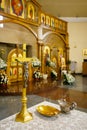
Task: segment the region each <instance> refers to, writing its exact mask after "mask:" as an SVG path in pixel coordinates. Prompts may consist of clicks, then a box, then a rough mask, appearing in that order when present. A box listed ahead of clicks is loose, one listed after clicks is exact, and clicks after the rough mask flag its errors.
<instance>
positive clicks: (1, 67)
mask: <svg viewBox="0 0 87 130" xmlns="http://www.w3.org/2000/svg"><path fill="white" fill-rule="evenodd" d="M6 67H7V64H6V63H5V62H4V61H3V60H2V59H1V58H0V69H6Z"/></svg>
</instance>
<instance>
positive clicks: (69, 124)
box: [0, 101, 87, 130]
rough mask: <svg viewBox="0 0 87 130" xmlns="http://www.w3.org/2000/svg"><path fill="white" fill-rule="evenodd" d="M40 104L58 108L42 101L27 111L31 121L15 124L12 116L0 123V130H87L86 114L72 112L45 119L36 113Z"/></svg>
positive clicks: (76, 111)
mask: <svg viewBox="0 0 87 130" xmlns="http://www.w3.org/2000/svg"><path fill="white" fill-rule="evenodd" d="M41 104H43V105H50V106H54V107H57V108H59V106H58V105H56V104H53V103H50V102H47V101H44V102H42V103H40V104H37V105H35V106H33V107H31V108H29V109H28V110H29V112H31V113H32V114H33V120H31V121H29V122H27V123H21V122H15V117H16V115H12V116H10V117H8V118H6V119H4V120H1V121H0V130H87V113H85V112H81V111H78V110H72V111H71V112H70V113H69V114H63V113H61V114H59V115H57V116H53V117H45V116H43V115H41V114H39V113H38V112H37V111H36V107H37V106H38V105H41Z"/></svg>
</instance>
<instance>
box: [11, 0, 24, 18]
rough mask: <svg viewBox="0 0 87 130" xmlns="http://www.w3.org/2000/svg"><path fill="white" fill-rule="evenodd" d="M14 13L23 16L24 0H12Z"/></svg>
mask: <svg viewBox="0 0 87 130" xmlns="http://www.w3.org/2000/svg"><path fill="white" fill-rule="evenodd" d="M11 5H12V10H13V13H14V14H16V15H17V16H22V13H23V2H22V0H11Z"/></svg>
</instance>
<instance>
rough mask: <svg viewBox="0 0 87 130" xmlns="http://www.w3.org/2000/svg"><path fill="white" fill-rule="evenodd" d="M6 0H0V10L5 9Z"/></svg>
mask: <svg viewBox="0 0 87 130" xmlns="http://www.w3.org/2000/svg"><path fill="white" fill-rule="evenodd" d="M4 7H5V0H0V10H2V11H4Z"/></svg>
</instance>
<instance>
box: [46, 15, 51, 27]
mask: <svg viewBox="0 0 87 130" xmlns="http://www.w3.org/2000/svg"><path fill="white" fill-rule="evenodd" d="M46 25H49V26H50V17H49V16H48V15H46Z"/></svg>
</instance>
